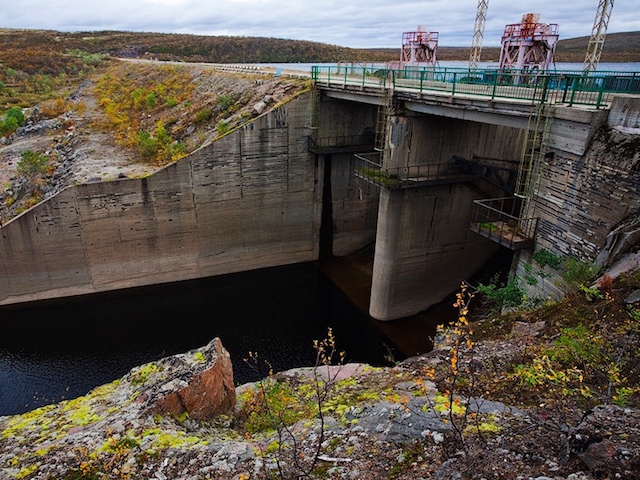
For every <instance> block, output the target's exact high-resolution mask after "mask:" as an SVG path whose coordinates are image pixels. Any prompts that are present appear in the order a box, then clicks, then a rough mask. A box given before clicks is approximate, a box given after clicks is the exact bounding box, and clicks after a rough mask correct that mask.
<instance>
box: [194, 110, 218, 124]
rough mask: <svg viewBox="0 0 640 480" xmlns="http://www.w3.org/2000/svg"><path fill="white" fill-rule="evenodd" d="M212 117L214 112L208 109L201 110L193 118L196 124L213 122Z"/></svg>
mask: <svg viewBox="0 0 640 480" xmlns="http://www.w3.org/2000/svg"><path fill="white" fill-rule="evenodd" d="M211 117H213V112H212V111H211V109H210V108H207V107H205V108H201V109H200V110H198V111H197V112H196V113H195V115H194V116H193V123H196V124H201V123H206V122H208V121H209V120H211Z"/></svg>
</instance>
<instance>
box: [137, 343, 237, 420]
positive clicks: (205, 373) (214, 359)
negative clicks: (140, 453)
mask: <svg viewBox="0 0 640 480" xmlns="http://www.w3.org/2000/svg"><path fill="white" fill-rule="evenodd" d="M160 366H163V367H166V371H167V372H168V375H167V381H166V382H163V383H162V384H160V385H155V386H154V391H153V393H151V392H149V393H150V394H151V395H150V399H149V403H151V404H154V406H153V407H152V410H153V411H154V412H157V413H162V414H164V413H171V414H173V415H176V416H179V415H183V414H184V413H188V414H189V418H192V419H194V420H209V419H211V418H213V417H215V416H216V415H219V414H228V413H231V412H233V408H234V407H235V404H236V391H235V386H234V384H233V366H232V364H231V357H230V356H229V352H227V351H226V350H225V348H224V347H223V346H222V342H221V341H220V339H219V338H215V339H213V340H212V341H211V342H210V343H209V344H208V345H207V346H205V347H203V348H201V349H200V350H198V351H196V352H195V353H191V354H189V353H187V354H184V355H176V356H173V357H169V358H168V359H165V360H164V361H163V362H161V363H160Z"/></svg>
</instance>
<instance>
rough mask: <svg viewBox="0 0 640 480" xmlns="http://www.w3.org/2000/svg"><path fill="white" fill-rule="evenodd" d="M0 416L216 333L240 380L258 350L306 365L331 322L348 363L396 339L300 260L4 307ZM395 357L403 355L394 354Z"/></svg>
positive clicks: (283, 364)
mask: <svg viewBox="0 0 640 480" xmlns="http://www.w3.org/2000/svg"><path fill="white" fill-rule="evenodd" d="M0 319H1V322H2V323H1V332H2V333H1V335H0V415H7V414H14V413H20V412H24V411H27V410H29V409H32V408H35V407H37V406H40V405H44V404H47V403H51V402H53V401H58V400H60V399H63V398H74V397H76V396H79V395H83V394H85V393H86V392H87V391H89V390H90V389H91V388H93V387H95V386H97V385H101V384H103V383H107V382H110V381H112V380H114V379H116V378H119V377H121V376H122V375H124V374H125V373H126V372H127V371H128V370H129V369H131V368H132V367H133V366H136V365H140V364H142V363H145V362H149V361H152V360H156V359H158V358H160V357H162V356H166V355H172V354H175V353H179V352H184V351H186V350H189V349H192V348H196V347H199V346H202V345H204V344H206V343H207V342H209V341H210V340H211V339H212V338H213V337H216V336H219V337H220V338H221V339H222V342H223V344H224V345H225V347H226V348H227V350H229V352H230V354H231V356H232V360H233V363H234V375H235V380H236V383H238V384H239V383H244V382H247V381H253V380H256V379H257V378H256V375H255V373H254V372H253V371H252V370H251V369H249V368H248V367H247V366H246V364H245V363H244V362H243V360H242V359H243V358H246V356H247V354H248V352H258V353H259V355H260V357H261V358H262V359H264V360H266V361H268V362H269V363H270V364H271V365H272V366H273V368H274V370H276V371H277V370H283V369H287V368H291V367H294V366H303V365H310V364H312V363H313V361H314V359H315V352H314V350H313V347H312V346H313V340H314V339H319V338H324V336H326V331H327V327H332V328H333V329H334V332H335V336H336V339H337V342H338V347H339V349H341V350H344V351H345V352H346V354H347V360H348V361H364V362H369V363H373V364H383V363H384V362H385V356H386V355H387V353H388V350H389V349H391V350H392V351H396V349H395V347H394V346H393V345H392V342H391V341H390V340H388V339H387V337H385V335H384V334H383V333H382V332H381V331H380V330H379V329H378V328H377V327H376V326H375V322H373V321H371V320H370V319H369V318H368V317H367V315H365V314H364V313H363V312H361V311H360V310H359V309H358V308H357V307H356V306H355V305H354V304H353V303H352V302H351V301H350V300H349V299H348V298H347V297H346V295H345V294H344V293H343V292H342V291H341V290H340V289H338V288H337V287H336V286H335V285H334V284H333V283H332V282H331V281H330V280H329V279H328V278H327V277H326V276H325V275H324V274H323V273H321V272H320V271H319V270H318V269H317V267H316V266H315V265H314V264H312V263H308V264H298V265H291V266H285V267H278V268H273V269H265V270H259V271H253V272H244V273H240V274H234V275H225V276H221V277H213V278H209V279H204V280H198V281H189V282H181V283H177V284H171V285H163V286H156V287H153V288H142V289H136V290H131V291H127V292H120V293H119V294H118V295H115V294H101V295H94V296H91V297H83V298H76V299H73V300H66V301H49V302H43V303H40V304H38V305H37V306H34V307H30V308H19V307H15V306H14V307H11V306H6V307H2V308H0ZM395 356H396V358H401V357H402V356H403V355H402V353H398V352H397V351H396V353H395Z"/></svg>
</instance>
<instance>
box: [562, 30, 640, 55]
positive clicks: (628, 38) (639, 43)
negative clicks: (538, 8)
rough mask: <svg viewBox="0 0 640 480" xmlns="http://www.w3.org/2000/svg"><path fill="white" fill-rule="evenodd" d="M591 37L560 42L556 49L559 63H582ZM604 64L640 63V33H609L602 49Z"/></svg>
mask: <svg viewBox="0 0 640 480" xmlns="http://www.w3.org/2000/svg"><path fill="white" fill-rule="evenodd" d="M588 44H589V37H577V38H568V39H566V40H560V41H559V42H558V47H557V48H556V61H557V62H582V61H584V56H585V53H586V51H587V45H588ZM600 61H602V62H640V32H625V33H609V34H607V37H606V39H605V42H604V48H603V49H602V56H601V57H600Z"/></svg>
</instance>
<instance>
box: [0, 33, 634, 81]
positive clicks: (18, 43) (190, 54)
mask: <svg viewBox="0 0 640 480" xmlns="http://www.w3.org/2000/svg"><path fill="white" fill-rule="evenodd" d="M587 43H588V37H580V38H574V39H567V40H560V42H559V43H558V48H557V55H556V60H557V61H560V62H582V61H583V60H584V55H585V52H586V48H587ZM74 52H75V54H76V55H77V52H86V53H88V54H109V55H111V56H117V57H136V58H157V59H159V60H178V61H185V62H212V63H295V62H301V63H324V62H338V61H343V62H384V61H388V60H397V59H399V57H400V46H398V48H377V49H356V48H348V47H340V46H338V45H328V44H323V43H318V42H309V41H303V40H285V39H279V38H263V37H228V36H204V35H188V34H165V33H145V32H118V31H100V32H75V33H69V32H56V31H52V30H16V29H0V65H2V66H4V68H7V67H9V68H14V69H17V70H23V71H25V72H27V73H50V74H55V73H60V72H61V71H64V72H66V73H70V70H73V62H72V61H71V60H66V58H67V56H68V54H69V53H72V54H73V53H74ZM499 55H500V49H499V48H497V47H488V48H484V49H483V52H482V56H483V60H488V61H497V59H498V58H499ZM438 58H439V59H440V60H467V59H468V58H469V48H467V47H445V46H440V47H439V48H438ZM601 60H602V61H609V62H613V61H617V62H640V32H628V33H613V34H609V35H607V39H606V42H605V46H604V50H603V54H602V58H601Z"/></svg>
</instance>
